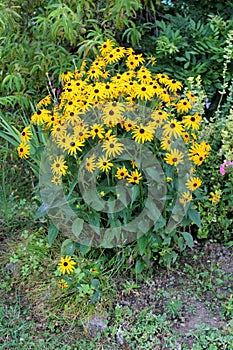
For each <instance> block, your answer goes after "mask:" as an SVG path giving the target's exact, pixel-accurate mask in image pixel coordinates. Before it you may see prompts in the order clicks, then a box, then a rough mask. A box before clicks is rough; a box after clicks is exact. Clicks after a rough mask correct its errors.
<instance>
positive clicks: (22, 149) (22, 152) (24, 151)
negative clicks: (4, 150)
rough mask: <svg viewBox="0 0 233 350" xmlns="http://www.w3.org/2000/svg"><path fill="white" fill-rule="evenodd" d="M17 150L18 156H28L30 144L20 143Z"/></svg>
mask: <svg viewBox="0 0 233 350" xmlns="http://www.w3.org/2000/svg"><path fill="white" fill-rule="evenodd" d="M17 151H18V155H19V156H20V158H28V157H29V154H30V146H29V145H27V144H26V143H20V145H19V147H18V148H17Z"/></svg>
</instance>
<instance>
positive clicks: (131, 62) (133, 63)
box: [126, 53, 145, 70]
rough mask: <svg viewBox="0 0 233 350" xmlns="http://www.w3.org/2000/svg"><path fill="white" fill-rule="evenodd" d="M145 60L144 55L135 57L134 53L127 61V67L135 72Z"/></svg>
mask: <svg viewBox="0 0 233 350" xmlns="http://www.w3.org/2000/svg"><path fill="white" fill-rule="evenodd" d="M144 61H145V59H144V58H143V57H142V54H139V55H135V54H134V53H132V54H130V55H129V56H128V57H127V60H126V66H127V67H128V68H129V69H130V70H133V69H135V68H137V67H138V66H139V65H140V64H141V63H143V62H144Z"/></svg>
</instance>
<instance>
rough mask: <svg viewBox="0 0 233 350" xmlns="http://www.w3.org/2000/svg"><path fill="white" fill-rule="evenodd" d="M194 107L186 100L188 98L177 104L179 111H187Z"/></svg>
mask: <svg viewBox="0 0 233 350" xmlns="http://www.w3.org/2000/svg"><path fill="white" fill-rule="evenodd" d="M191 108H192V105H191V103H190V102H189V101H188V100H186V99H181V100H180V101H179V102H178V103H177V104H176V109H177V112H178V113H186V112H188V111H189V110H190V109H191Z"/></svg>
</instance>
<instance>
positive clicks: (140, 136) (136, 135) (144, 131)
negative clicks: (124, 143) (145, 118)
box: [132, 124, 154, 143]
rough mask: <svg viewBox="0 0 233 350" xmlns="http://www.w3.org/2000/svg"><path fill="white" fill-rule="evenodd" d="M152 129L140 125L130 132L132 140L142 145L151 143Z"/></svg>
mask: <svg viewBox="0 0 233 350" xmlns="http://www.w3.org/2000/svg"><path fill="white" fill-rule="evenodd" d="M153 132H154V129H153V128H152V127H148V126H144V125H143V124H140V125H139V126H137V127H136V128H135V129H133V131H132V136H133V139H135V141H136V142H138V143H144V142H145V141H152V140H153V138H154V135H153Z"/></svg>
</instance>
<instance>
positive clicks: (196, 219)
mask: <svg viewBox="0 0 233 350" xmlns="http://www.w3.org/2000/svg"><path fill="white" fill-rule="evenodd" d="M188 217H189V219H190V220H191V221H192V222H193V223H194V224H195V225H197V226H198V227H199V228H201V218H200V214H199V212H198V211H197V210H196V209H189V211H188Z"/></svg>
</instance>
